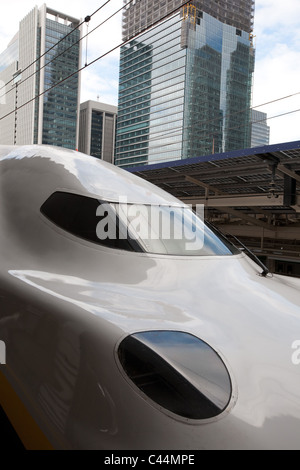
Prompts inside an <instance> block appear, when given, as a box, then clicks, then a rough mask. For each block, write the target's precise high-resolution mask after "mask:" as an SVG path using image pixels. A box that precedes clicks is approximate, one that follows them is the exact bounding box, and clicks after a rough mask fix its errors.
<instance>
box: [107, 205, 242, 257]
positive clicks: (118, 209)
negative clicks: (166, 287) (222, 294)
mask: <svg viewBox="0 0 300 470" xmlns="http://www.w3.org/2000/svg"><path fill="white" fill-rule="evenodd" d="M110 205H111V207H112V208H113V211H114V213H115V214H116V216H117V219H118V221H119V228H120V227H123V232H121V233H123V234H124V236H126V237H128V238H129V239H131V240H135V241H136V242H137V243H138V245H139V246H140V247H141V248H142V250H143V251H144V252H147V253H153V254H164V255H186V256H208V255H231V254H235V253H236V250H235V248H234V247H233V246H232V245H231V244H230V243H229V242H228V241H227V240H226V239H225V238H224V239H222V238H221V237H219V236H217V235H216V233H214V232H213V231H212V230H211V229H210V228H208V227H207V225H206V224H205V223H204V222H203V214H196V213H195V212H193V211H192V210H191V209H190V208H189V207H188V206H182V207H180V206H163V205H159V206H157V205H140V204H122V203H119V204H114V203H111V204H110ZM121 233H120V234H121Z"/></svg>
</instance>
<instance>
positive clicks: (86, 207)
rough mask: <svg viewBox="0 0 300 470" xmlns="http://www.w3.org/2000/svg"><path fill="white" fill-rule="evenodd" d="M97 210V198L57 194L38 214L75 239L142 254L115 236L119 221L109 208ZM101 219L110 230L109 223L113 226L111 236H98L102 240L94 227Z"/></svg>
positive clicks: (134, 244) (135, 247)
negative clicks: (107, 222) (108, 221)
mask: <svg viewBox="0 0 300 470" xmlns="http://www.w3.org/2000/svg"><path fill="white" fill-rule="evenodd" d="M99 207H101V202H100V201H99V200H98V199H94V198H91V197H86V196H81V195H79V194H73V193H66V192H62V191H57V192H55V193H53V194H52V195H51V196H50V197H49V198H48V199H47V201H46V202H45V203H44V204H43V205H42V207H41V212H42V214H43V215H44V216H45V217H47V218H48V219H49V220H51V222H53V223H54V224H56V225H57V226H58V227H60V228H62V229H64V230H66V231H67V232H69V233H71V234H72V235H75V236H76V237H79V238H83V239H85V240H88V241H90V242H93V243H97V244H98V245H104V246H108V247H110V248H117V249H121V250H127V251H142V250H141V248H140V247H139V245H138V244H137V243H136V242H135V241H134V240H130V239H127V238H124V237H120V236H118V234H119V232H120V230H119V226H118V225H119V221H118V219H117V218H116V217H113V213H112V212H111V211H109V207H110V206H109V205H108V204H104V205H103V210H101V211H99ZM107 209H108V211H109V212H110V213H108V211H107ZM97 214H98V215H97ZM99 214H100V215H99ZM105 218H106V219H108V218H109V220H110V223H109V227H110V229H111V227H112V225H113V224H116V227H115V231H114V233H115V234H116V236H115V237H105V238H104V237H102V239H101V238H100V237H99V233H97V227H98V226H99V223H101V219H102V220H103V219H105ZM123 233H124V231H123Z"/></svg>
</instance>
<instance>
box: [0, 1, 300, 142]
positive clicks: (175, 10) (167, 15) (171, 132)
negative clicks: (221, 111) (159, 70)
mask: <svg viewBox="0 0 300 470" xmlns="http://www.w3.org/2000/svg"><path fill="white" fill-rule="evenodd" d="M110 1H111V0H107V1H106V2H105V3H104V4H102V5H101V6H100V7H99V8H98V9H97V10H95V12H94V13H92V15H90V16H86V17H85V19H84V21H82V22H81V23H80V24H79V25H77V27H76V28H74V29H73V30H72V31H70V32H69V33H68V34H67V35H66V36H64V37H63V38H61V39H60V40H59V41H58V42H57V43H56V44H54V45H53V46H52V47H51V48H50V49H48V51H46V52H45V53H44V54H43V55H45V54H47V53H48V52H49V51H50V50H51V49H53V48H54V47H56V45H57V44H59V43H60V42H62V41H63V40H64V39H65V38H66V37H67V36H69V35H70V34H72V33H73V32H74V31H75V30H76V29H77V28H78V27H79V26H80V25H82V24H83V23H84V22H86V23H89V21H90V19H91V17H92V16H93V15H95V14H96V13H97V12H98V11H99V10H101V9H102V8H103V7H104V6H105V5H107V4H108V3H109V2H110ZM132 1H134V0H130V1H128V2H127V3H126V4H124V5H123V7H121V8H119V9H118V10H117V11H115V12H114V13H113V14H112V15H110V16H109V17H108V18H106V19H105V20H103V21H102V22H101V23H100V24H98V25H97V26H96V27H95V28H93V30H91V31H89V32H88V33H87V34H86V35H84V36H82V37H81V38H80V39H79V40H78V41H76V42H75V43H74V44H72V45H70V46H69V47H68V48H67V49H65V50H64V51H62V52H61V53H60V54H58V55H57V56H55V57H54V58H52V59H51V60H50V61H49V62H47V64H45V65H43V67H41V68H40V69H39V70H37V71H36V72H34V74H35V73H38V72H39V71H40V70H41V69H42V68H44V67H45V66H47V65H48V64H49V63H50V62H52V61H53V60H55V59H56V58H57V57H59V56H61V55H63V54H64V53H65V52H66V51H68V50H69V49H70V48H72V47H74V46H75V45H76V44H77V43H78V42H80V41H81V40H83V39H85V38H86V37H87V36H88V35H89V34H91V33H92V32H94V31H95V30H96V29H97V28H99V27H100V26H102V25H103V24H104V23H106V22H107V21H108V20H109V19H111V18H112V17H113V16H115V15H116V14H117V13H119V12H120V11H121V10H123V9H124V8H126V7H127V6H128V5H129V4H130V3H132ZM187 3H189V2H188V1H187V2H185V3H184V4H183V5H181V6H180V7H177V8H175V9H174V10H173V11H171V12H168V13H167V14H166V15H165V16H164V17H163V18H160V19H159V20H157V21H156V22H154V23H152V24H151V25H149V26H147V27H145V28H144V29H143V30H141V31H140V32H139V33H138V34H137V35H135V36H133V37H130V38H129V39H127V40H126V41H123V42H122V43H120V44H118V45H117V46H115V47H114V48H112V49H110V50H109V51H107V52H105V53H104V54H102V55H100V56H99V57H97V58H96V59H94V60H92V61H91V62H89V63H87V60H86V63H85V65H84V66H83V67H81V68H79V69H78V70H76V71H75V72H73V73H71V74H69V75H68V76H66V77H64V78H63V79H62V80H60V81H59V82H57V83H55V84H53V85H52V86H51V87H49V88H47V89H46V90H44V91H43V92H41V93H39V94H38V95H36V96H34V97H33V98H32V99H30V100H29V101H27V102H26V103H23V104H22V105H20V106H19V107H18V108H17V109H20V108H22V107H24V106H26V105H27V104H29V103H31V102H32V101H34V100H36V99H37V98H39V97H40V96H42V95H44V94H46V93H48V92H49V91H51V90H52V89H53V88H55V87H56V86H59V85H60V84H61V83H63V82H64V81H66V80H68V79H69V78H71V77H73V76H74V75H76V74H78V73H79V72H81V71H83V70H84V69H86V68H87V67H89V66H90V65H92V64H94V63H95V62H97V61H98V60H100V59H102V58H104V57H105V56H107V55H109V54H110V53H112V52H113V51H115V50H116V49H118V48H120V47H122V46H124V45H126V44H127V43H129V42H130V41H132V40H133V39H134V38H135V37H138V36H139V35H141V34H142V33H145V32H146V31H148V30H149V29H152V28H155V26H156V25H160V24H162V23H163V22H164V20H165V19H168V17H170V16H171V15H172V14H174V13H176V12H177V11H179V10H180V9H181V8H182V6H184V5H185V4H187ZM43 55H42V56H43ZM42 56H40V57H39V58H38V59H36V60H35V61H34V62H33V63H32V64H30V65H29V66H28V67H27V68H29V67H30V66H31V65H33V64H34V63H35V62H37V61H38V60H40V58H41V57H42ZM24 70H25V69H24ZM34 74H32V75H34ZM32 75H31V76H32ZM28 78H30V77H26V79H28ZM26 79H24V81H25V80H26ZM8 83H10V82H8ZM21 83H23V81H22V82H19V84H21ZM0 90H1V89H0ZM299 94H300V92H296V93H293V94H290V95H287V96H284V97H281V98H277V99H274V100H271V101H269V102H266V103H263V104H260V105H257V106H253V107H252V108H247V109H243V110H239V111H236V112H235V113H230V114H228V115H225V116H223V117H222V119H225V117H226V118H227V117H231V116H233V115H234V114H240V113H244V112H247V111H249V110H251V109H255V108H258V107H261V106H266V105H269V104H272V103H275V102H277V101H281V100H283V99H287V98H290V97H294V96H296V95H299ZM298 111H299V110H294V111H290V112H286V113H282V114H279V115H276V116H272V117H268V118H267V119H273V118H277V117H280V116H284V115H287V114H291V113H294V112H298ZM14 112H15V110H12V111H11V112H9V113H7V114H6V115H4V116H2V117H1V118H0V121H1V120H2V119H5V118H6V117H7V116H9V115H10V114H13V113H14ZM215 120H220V118H219V117H218V118H214V119H212V120H205V121H198V122H197V126H198V125H200V124H201V123H202V122H205V123H206V124H207V123H210V122H213V121H215ZM262 121H265V119H262ZM254 122H258V121H254ZM254 122H253V123H254ZM249 124H251V122H250V123H249ZM240 127H242V126H236V127H234V128H228V129H227V130H233V129H237V128H240ZM179 129H180V130H181V131H182V127H179V128H178V131H177V130H175V129H174V130H172V131H170V132H164V136H165V135H167V136H170V137H171V136H176V135H177V133H178V132H179ZM183 130H188V127H186V128H184V129H183ZM193 131H194V128H193ZM196 132H197V133H199V132H206V130H205V129H198V130H197V131H196ZM214 134H215V132H214V133H210V134H207V132H206V137H209V136H213V135H214ZM178 135H179V134H178ZM160 138H161V136H159V137H153V138H152V140H156V139H160ZM165 145H171V144H165Z"/></svg>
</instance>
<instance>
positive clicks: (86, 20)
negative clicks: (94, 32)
mask: <svg viewBox="0 0 300 470" xmlns="http://www.w3.org/2000/svg"><path fill="white" fill-rule="evenodd" d="M110 1H111V0H106V2H104V3H103V4H102V5H100V7H99V8H97V9H96V10H95V11H94V12H93V13H92V14H91V15H87V16H86V17H85V18H84V20H83V21H81V23H78V25H77V26H76V27H75V28H73V29H72V30H71V31H69V32H68V33H67V34H66V35H65V36H63V37H62V38H60V39H59V40H58V41H57V42H56V43H55V44H53V45H52V46H51V47H50V48H49V49H47V51H45V52H43V54H41V55H40V56H39V57H37V58H36V59H35V60H34V61H33V62H31V63H30V64H28V65H27V66H26V67H25V68H24V69H23V70H22V73H24V72H25V71H26V70H28V69H29V68H30V67H32V66H33V65H34V64H36V63H37V62H39V61H40V60H41V59H42V58H43V57H44V56H46V54H48V53H49V52H50V51H51V50H52V49H54V48H55V47H57V46H58V45H59V44H60V43H61V42H62V41H64V40H65V39H66V38H67V37H69V36H70V35H71V34H73V33H74V31H76V30H77V29H78V28H80V27H81V26H82V25H83V24H84V23H88V22H89V21H90V20H91V18H92V17H93V16H94V15H95V14H96V13H98V12H99V11H100V10H101V9H102V8H104V7H105V6H106V5H107V4H108V3H109V2H110ZM132 1H133V0H130V2H132ZM84 37H85V36H84ZM84 37H83V38H80V39H79V41H81V40H82V39H84ZM79 41H77V42H76V43H75V44H77V43H78V42H79ZM75 44H72V45H71V46H70V47H68V48H67V49H66V50H65V51H63V52H62V53H60V54H58V56H57V57H59V56H60V55H62V54H64V53H65V52H66V51H67V50H69V49H70V48H71V47H73V46H74V45H75ZM57 57H54V58H53V59H51V60H50V61H49V62H48V63H47V64H46V65H48V64H49V63H50V62H52V61H53V60H55V59H56V58H57ZM42 68H43V67H41V68H40V69H38V70H36V71H35V72H34V73H33V74H32V75H30V76H29V77H26V79H24V80H23V81H21V82H19V85H20V84H21V83H23V82H25V81H26V80H28V78H30V77H32V76H33V75H35V74H36V73H38V72H39V71H40V70H41V69H42ZM13 81H14V78H12V79H11V80H9V81H8V82H7V83H5V84H4V85H2V87H1V88H0V92H1V90H2V89H3V88H6V87H7V85H9V84H10V83H12V82H13ZM2 96H4V95H2Z"/></svg>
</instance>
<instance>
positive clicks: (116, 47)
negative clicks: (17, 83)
mask: <svg viewBox="0 0 300 470" xmlns="http://www.w3.org/2000/svg"><path fill="white" fill-rule="evenodd" d="M108 1H110V0H108ZM132 1H133V0H130V1H129V2H128V3H127V4H126V5H124V6H123V7H122V9H123V8H125V7H126V6H127V5H128V4H129V3H131V2H132ZM188 3H189V0H187V1H186V2H184V3H183V4H182V5H180V7H176V8H175V9H174V10H172V11H170V12H168V13H167V14H166V15H165V16H163V17H162V18H160V19H159V20H157V21H155V22H154V23H152V24H151V25H149V26H147V27H145V28H144V29H142V30H141V31H140V32H139V34H138V35H136V36H134V37H137V36H139V35H140V34H142V33H144V32H146V31H148V30H149V29H152V28H153V27H156V26H157V25H158V24H161V23H162V22H163V21H164V20H165V19H167V18H168V17H169V16H171V15H172V14H174V13H176V12H177V11H179V10H180V9H181V8H182V7H183V6H184V5H186V4H188ZM96 11H99V9H98V10H96ZM81 24H82V23H81ZM69 34H71V32H70V33H69ZM63 39H64V38H62V39H61V40H60V41H59V42H61V41H62V40H63ZM132 40H133V37H131V38H129V39H127V40H126V41H122V42H121V43H120V44H118V45H117V46H115V47H113V48H112V49H110V50H109V51H107V52H105V53H104V54H102V55H100V56H99V57H97V58H96V59H94V60H92V61H91V62H89V63H88V64H85V65H84V66H83V67H80V68H79V69H78V70H76V71H75V72H72V73H71V74H69V75H68V76H66V77H65V78H63V79H62V80H60V81H59V82H57V83H55V84H54V85H52V86H51V87H49V88H47V90H44V91H43V92H41V93H39V94H38V95H36V96H34V97H33V98H31V99H30V100H28V101H26V102H25V103H23V104H22V105H20V106H19V107H18V108H17V109H18V110H19V109H21V108H23V107H24V106H26V105H27V104H29V103H31V102H32V101H35V100H36V99H37V98H40V97H41V96H43V95H44V94H46V93H48V92H49V91H51V90H52V89H53V88H55V87H57V86H59V85H60V84H62V83H63V82H65V81H66V80H68V79H69V78H71V77H73V76H74V75H77V74H78V73H79V72H82V71H83V70H84V69H86V68H87V67H89V66H90V65H93V64H94V63H96V62H98V60H100V59H103V58H104V57H106V56H107V55H109V54H111V53H112V52H114V51H115V50H116V49H119V48H120V47H122V46H124V45H125V44H127V43H128V42H130V41H132ZM57 44H58V43H57ZM53 47H54V46H52V48H53ZM49 50H50V49H49ZM41 57H42V56H41ZM35 62H36V61H35ZM35 62H33V63H35ZM31 65H32V64H31ZM9 83H10V82H9ZM15 111H16V109H14V110H12V111H10V112H9V113H7V114H5V115H4V116H2V117H1V118H0V121H2V120H3V119H5V118H6V117H8V116H10V115H11V114H13V113H15Z"/></svg>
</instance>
